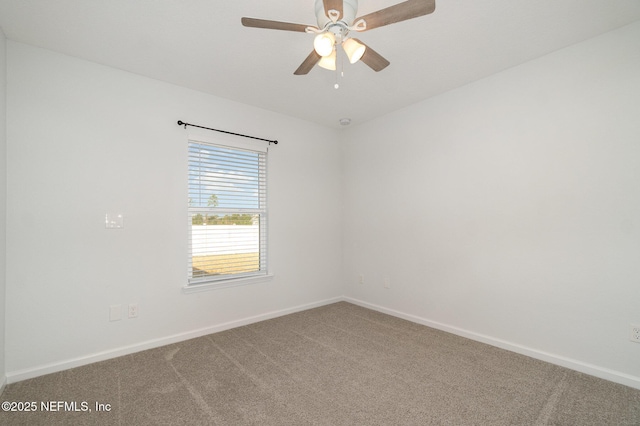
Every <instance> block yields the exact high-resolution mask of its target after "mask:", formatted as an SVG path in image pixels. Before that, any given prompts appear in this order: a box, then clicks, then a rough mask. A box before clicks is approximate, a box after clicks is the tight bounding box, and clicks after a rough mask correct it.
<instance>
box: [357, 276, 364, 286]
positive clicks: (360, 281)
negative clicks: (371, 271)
mask: <svg viewBox="0 0 640 426" xmlns="http://www.w3.org/2000/svg"><path fill="white" fill-rule="evenodd" d="M358 282H359V283H360V284H364V275H363V274H360V275H358Z"/></svg>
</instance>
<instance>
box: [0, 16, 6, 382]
mask: <svg viewBox="0 0 640 426" xmlns="http://www.w3.org/2000/svg"><path fill="white" fill-rule="evenodd" d="M6 69H7V56H6V39H5V36H4V33H3V32H2V28H0V388H1V387H2V386H3V385H4V383H5V371H6V370H5V350H4V348H5V344H4V335H5V289H6V270H7V269H6V256H5V242H6V234H7V220H6V219H7V126H6V117H7V114H6V98H7V90H6Z"/></svg>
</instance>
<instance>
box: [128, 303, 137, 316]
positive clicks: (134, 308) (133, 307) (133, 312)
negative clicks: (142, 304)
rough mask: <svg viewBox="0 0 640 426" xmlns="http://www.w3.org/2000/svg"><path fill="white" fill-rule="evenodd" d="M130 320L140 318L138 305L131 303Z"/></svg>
mask: <svg viewBox="0 0 640 426" xmlns="http://www.w3.org/2000/svg"><path fill="white" fill-rule="evenodd" d="M129 318H138V304H137V303H129Z"/></svg>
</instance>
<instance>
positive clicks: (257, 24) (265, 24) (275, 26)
mask: <svg viewBox="0 0 640 426" xmlns="http://www.w3.org/2000/svg"><path fill="white" fill-rule="evenodd" d="M242 25H244V26H245V27H253V28H265V29H268V30H283V31H296V32H301V33H303V32H305V30H306V29H307V28H308V27H310V26H311V25H303V24H292V23H290V22H280V21H269V20H267V19H257V18H242Z"/></svg>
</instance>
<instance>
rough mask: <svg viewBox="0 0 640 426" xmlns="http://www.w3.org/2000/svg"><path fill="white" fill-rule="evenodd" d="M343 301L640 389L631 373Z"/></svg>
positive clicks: (418, 318)
mask: <svg viewBox="0 0 640 426" xmlns="http://www.w3.org/2000/svg"><path fill="white" fill-rule="evenodd" d="M343 300H344V301H346V302H349V303H353V304H354V305H358V306H362V307H363V308H368V309H372V310H374V311H378V312H382V313H384V314H388V315H392V316H394V317H398V318H402V319H405V320H407V321H411V322H415V323H417V324H422V325H426V326H427V327H431V328H435V329H438V330H442V331H446V332H448V333H451V334H455V335H458V336H461V337H465V338H468V339H471V340H476V341H478V342H482V343H486V344H488V345H491V346H495V347H498V348H501V349H506V350H508V351H511V352H515V353H519V354H522V355H526V356H529V357H531V358H535V359H539V360H541V361H545V362H549V363H551V364H555V365H559V366H561V367H566V368H569V369H571V370H575V371H579V372H581V373H585V374H588V375H590V376H595V377H599V378H601V379H605V380H609V381H611V382H614V383H619V384H621V385H625V386H629V387H632V388H635V389H640V377H636V376H632V375H630V374H626V373H621V372H619V371H615V370H610V369H608V368H604V367H599V366H597V365H593V364H589V363H585V362H582V361H578V360H575V359H571V358H566V357H563V356H559V355H554V354H551V353H548V352H544V351H539V350H536V349H532V348H528V347H526V346H522V345H518V344H515V343H511V342H507V341H505V340H501V339H496V338H494V337H491V336H486V335H484V334H479V333H474V332H472V331H468V330H464V329H461V328H458V327H453V326H450V325H447V324H442V323H439V322H437V321H431V320H428V319H425V318H421V317H418V316H416V315H411V314H406V313H404V312H399V311H396V310H393V309H388V308H385V307H383V306H378V305H374V304H372V303H368V302H364V301H362V300H358V299H354V298H351V297H344V298H343Z"/></svg>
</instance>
